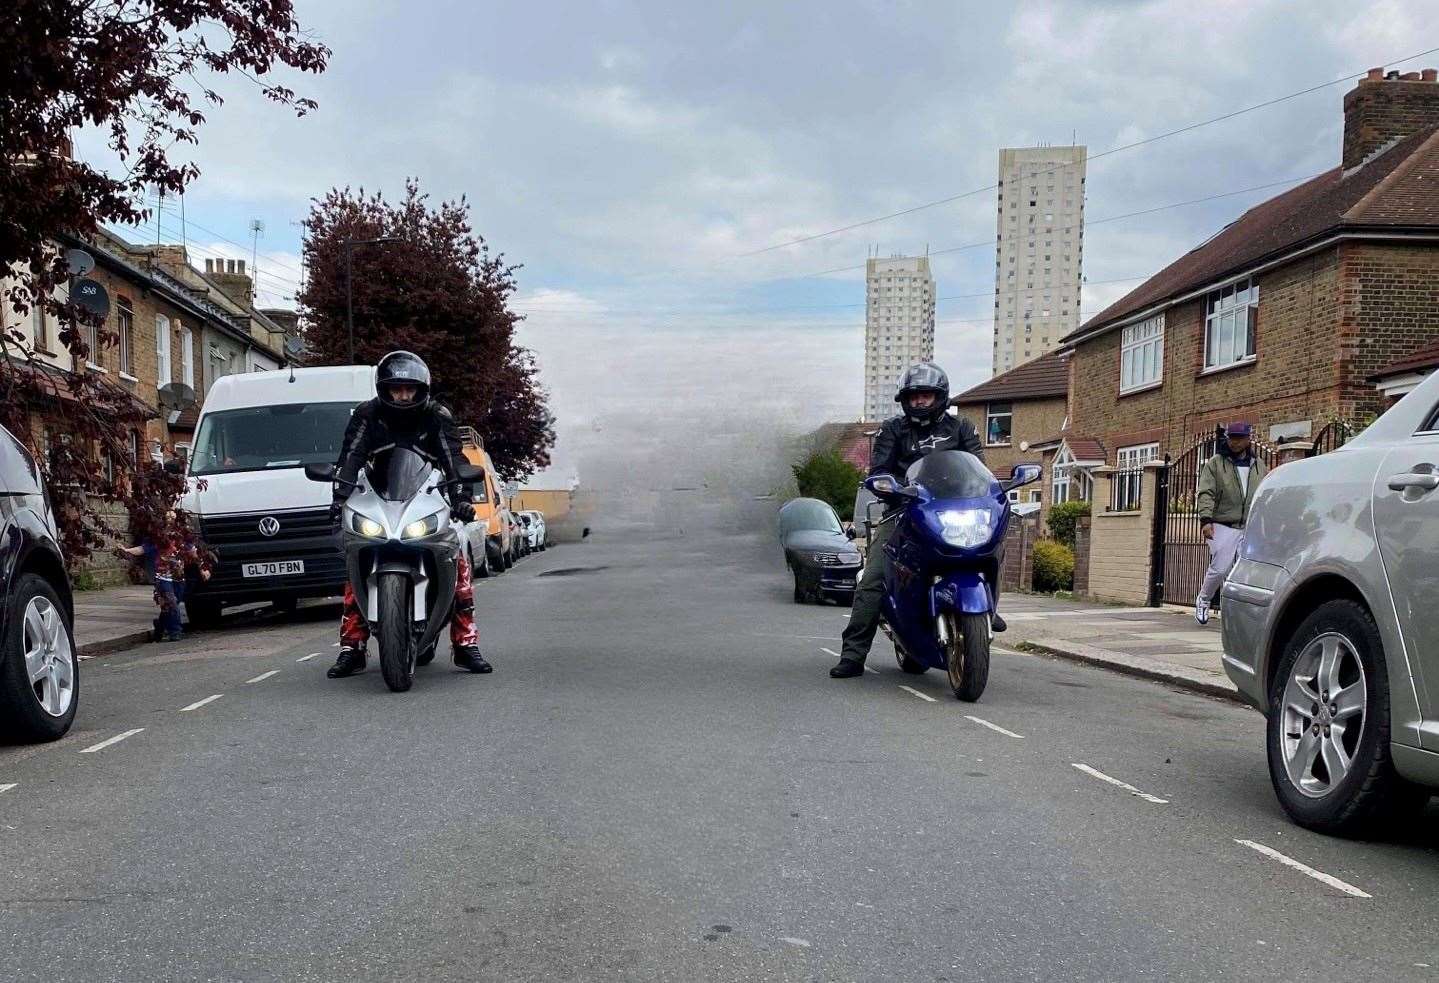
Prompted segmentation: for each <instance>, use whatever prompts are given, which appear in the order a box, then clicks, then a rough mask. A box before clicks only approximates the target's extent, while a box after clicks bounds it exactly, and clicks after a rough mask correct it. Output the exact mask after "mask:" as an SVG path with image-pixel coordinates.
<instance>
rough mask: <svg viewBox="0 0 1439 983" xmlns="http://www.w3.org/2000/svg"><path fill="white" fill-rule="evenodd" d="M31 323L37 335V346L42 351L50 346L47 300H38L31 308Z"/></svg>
mask: <svg viewBox="0 0 1439 983" xmlns="http://www.w3.org/2000/svg"><path fill="white" fill-rule="evenodd" d="M30 324H31V327H32V331H33V333H34V335H35V347H36V348H38V349H40V350H41V351H48V350H49V348H50V332H49V321H47V320H46V319H45V301H44V300H37V301H35V305H34V306H33V307H31V308H30Z"/></svg>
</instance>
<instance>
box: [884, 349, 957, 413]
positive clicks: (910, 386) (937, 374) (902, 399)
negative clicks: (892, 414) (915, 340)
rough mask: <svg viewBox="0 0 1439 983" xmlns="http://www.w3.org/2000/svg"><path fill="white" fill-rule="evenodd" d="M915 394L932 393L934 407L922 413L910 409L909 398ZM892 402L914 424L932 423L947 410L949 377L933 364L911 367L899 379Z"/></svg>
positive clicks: (920, 364)
mask: <svg viewBox="0 0 1439 983" xmlns="http://www.w3.org/2000/svg"><path fill="white" fill-rule="evenodd" d="M915 393H934V395H935V400H934V405H933V406H932V407H930V408H929V409H927V410H923V411H917V410H914V409H911V408H910V403H909V397H910V396H912V395H914V394H915ZM894 401H895V402H896V403H898V404H899V405H900V408H901V409H903V410H904V415H905V416H907V417H909V418H910V419H911V420H913V421H914V422H915V423H933V422H934V421H935V420H938V419H939V418H940V417H942V416H944V414H945V412H946V411H947V410H948V409H949V376H947V375H945V374H944V369H942V368H940V367H939V366H938V365H935V364H934V363H933V362H920V363H919V364H918V365H911V366H910V367H909V368H907V369H905V370H904V375H902V376H900V377H899V392H897V393H895V394H894Z"/></svg>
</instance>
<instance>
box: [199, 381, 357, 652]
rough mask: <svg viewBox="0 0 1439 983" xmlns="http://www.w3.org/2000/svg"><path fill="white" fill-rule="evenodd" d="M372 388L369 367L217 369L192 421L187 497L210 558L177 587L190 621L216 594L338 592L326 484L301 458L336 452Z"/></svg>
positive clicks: (209, 616) (202, 615)
mask: <svg viewBox="0 0 1439 983" xmlns="http://www.w3.org/2000/svg"><path fill="white" fill-rule="evenodd" d="M374 394H375V370H374V368H373V367H372V366H361V365H340V366H327V367H324V368H309V369H295V370H294V371H293V372H291V371H290V370H288V369H282V370H278V371H274V372H248V373H244V374H240V375H229V376H225V377H224V378H221V379H218V380H216V382H215V384H214V385H213V386H212V387H211V388H210V391H209V393H207V394H206V397H205V403H204V406H203V407H202V409H201V413H200V419H199V421H198V422H197V424H196V428H195V444H194V449H193V451H192V453H191V455H190V463H189V478H190V481H189V490H188V491H187V493H186V496H185V508H186V509H188V510H189V511H190V513H191V515H193V516H194V517H195V519H196V520H197V521H198V523H199V528H200V533H201V535H202V537H203V538H204V540H205V543H206V545H208V546H209V547H211V548H212V549H213V550H215V552H216V553H217V554H218V556H219V559H220V562H219V565H218V566H217V567H216V569H215V571H214V573H213V574H212V575H211V577H210V579H209V580H208V581H206V582H202V583H198V584H196V585H195V588H194V589H192V591H191V593H190V594H189V596H188V597H187V598H186V607H187V609H188V612H189V615H190V620H191V621H192V622H193V623H196V624H203V623H205V622H214V621H215V620H217V619H218V618H219V616H220V613H221V610H222V608H223V607H224V606H226V605H233V604H245V603H249V602H252V601H271V602H273V603H275V604H276V605H278V606H281V607H288V606H292V605H293V604H294V603H295V602H296V601H298V600H300V599H301V598H306V597H329V596H332V595H337V594H341V593H343V591H344V586H345V563H344V555H343V553H342V552H341V549H340V539H339V534H338V532H337V531H335V530H334V528H333V526H332V524H331V522H330V499H331V494H330V486H329V485H326V484H323V483H321V482H315V481H310V480H308V479H307V478H306V477H305V472H304V467H305V465H307V464H333V463H335V461H336V459H337V458H338V457H339V451H340V443H341V441H342V440H343V438H344V435H345V428H346V427H347V426H348V425H349V422H350V414H351V413H353V412H354V409H355V407H356V406H357V405H359V404H360V403H362V402H364V401H365V400H367V399H370V398H371V397H373V396H374ZM202 484H203V486H204V487H203V488H201V487H200V486H201V485H202Z"/></svg>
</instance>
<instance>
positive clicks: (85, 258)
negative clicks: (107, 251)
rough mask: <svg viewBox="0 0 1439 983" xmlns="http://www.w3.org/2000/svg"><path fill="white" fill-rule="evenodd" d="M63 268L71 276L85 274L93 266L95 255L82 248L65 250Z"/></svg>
mask: <svg viewBox="0 0 1439 983" xmlns="http://www.w3.org/2000/svg"><path fill="white" fill-rule="evenodd" d="M65 268H66V269H67V270H69V271H70V275H71V276H85V275H87V274H88V273H89V272H90V271H91V270H93V269H94V268H95V257H94V256H91V255H90V254H89V253H87V252H86V251H85V250H83V249H67V250H65Z"/></svg>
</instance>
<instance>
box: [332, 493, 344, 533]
mask: <svg viewBox="0 0 1439 983" xmlns="http://www.w3.org/2000/svg"><path fill="white" fill-rule="evenodd" d="M344 507H345V496H343V495H336V496H335V497H334V499H333V500H332V501H331V502H330V525H331V526H332V527H334V528H336V529H338V528H339V527H340V516H341V514H342V512H341V510H342V509H344Z"/></svg>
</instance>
